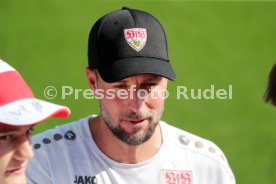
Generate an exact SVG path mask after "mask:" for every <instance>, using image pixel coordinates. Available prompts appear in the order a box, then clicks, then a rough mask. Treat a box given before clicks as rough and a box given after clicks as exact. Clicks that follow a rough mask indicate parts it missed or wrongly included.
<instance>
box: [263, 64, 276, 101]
mask: <svg viewBox="0 0 276 184" xmlns="http://www.w3.org/2000/svg"><path fill="white" fill-rule="evenodd" d="M264 99H265V102H270V103H271V104H272V105H273V106H276V64H275V65H274V66H273V67H272V69H271V71H270V73H269V76H268V85H267V89H266V92H265V95H264Z"/></svg>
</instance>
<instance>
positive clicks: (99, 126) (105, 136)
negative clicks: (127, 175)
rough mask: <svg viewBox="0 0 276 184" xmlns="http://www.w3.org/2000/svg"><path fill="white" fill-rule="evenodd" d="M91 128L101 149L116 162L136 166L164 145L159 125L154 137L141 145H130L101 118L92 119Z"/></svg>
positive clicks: (90, 121)
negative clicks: (119, 137)
mask: <svg viewBox="0 0 276 184" xmlns="http://www.w3.org/2000/svg"><path fill="white" fill-rule="evenodd" d="M89 127H90V131H91V134H92V136H93V139H94V141H95V143H96V145H97V146H98V147H99V149H100V150H101V151H102V152H103V153H104V154H105V155H106V156H108V157H109V158H111V159H112V160H114V161H116V162H120V163H126V164H136V163H141V162H143V161H146V160H148V159H150V158H151V157H153V155H155V154H156V153H157V152H158V150H159V149H160V147H161V145H162V133H161V128H160V125H159V124H158V125H157V127H156V129H155V131H154V133H153V135H152V137H151V138H150V139H149V140H148V141H146V142H145V143H143V144H140V145H135V146H133V145H128V144H126V143H124V142H122V141H121V140H120V139H118V138H117V137H116V136H115V135H113V134H112V132H111V131H110V130H109V129H108V127H107V126H106V124H105V122H103V120H102V118H101V117H100V116H97V117H95V118H90V120H89Z"/></svg>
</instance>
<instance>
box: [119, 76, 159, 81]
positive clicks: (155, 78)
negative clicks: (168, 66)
mask: <svg viewBox="0 0 276 184" xmlns="http://www.w3.org/2000/svg"><path fill="white" fill-rule="evenodd" d="M162 78H163V77H162V76H160V75H155V74H138V75H134V76H130V77H127V78H124V79H122V80H120V81H117V82H129V81H132V80H141V81H151V80H161V79H162Z"/></svg>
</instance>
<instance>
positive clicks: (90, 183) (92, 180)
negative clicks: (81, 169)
mask: <svg viewBox="0 0 276 184" xmlns="http://www.w3.org/2000/svg"><path fill="white" fill-rule="evenodd" d="M74 183H76V184H97V183H98V182H97V178H96V176H76V175H75V180H74Z"/></svg>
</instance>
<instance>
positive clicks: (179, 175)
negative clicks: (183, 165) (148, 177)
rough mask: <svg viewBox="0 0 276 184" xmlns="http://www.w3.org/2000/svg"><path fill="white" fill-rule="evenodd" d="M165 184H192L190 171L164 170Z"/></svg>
mask: <svg viewBox="0 0 276 184" xmlns="http://www.w3.org/2000/svg"><path fill="white" fill-rule="evenodd" d="M164 177H165V183H166V184H192V183H193V180H192V171H180V170H165V171H164Z"/></svg>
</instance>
